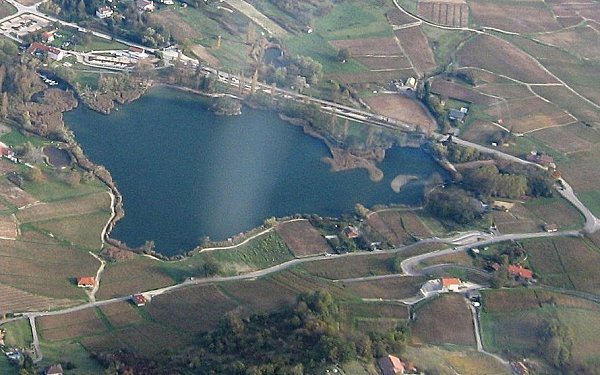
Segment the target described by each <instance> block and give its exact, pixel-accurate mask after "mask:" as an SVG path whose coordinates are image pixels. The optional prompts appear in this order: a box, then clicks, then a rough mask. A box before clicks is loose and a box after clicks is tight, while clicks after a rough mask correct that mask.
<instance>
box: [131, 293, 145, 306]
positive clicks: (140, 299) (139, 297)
mask: <svg viewBox="0 0 600 375" xmlns="http://www.w3.org/2000/svg"><path fill="white" fill-rule="evenodd" d="M131 301H132V302H133V303H134V304H135V305H136V306H137V307H141V306H144V305H145V304H146V302H148V300H147V299H146V297H144V295H143V294H141V293H138V294H134V295H132V296H131Z"/></svg>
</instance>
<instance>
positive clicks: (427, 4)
mask: <svg viewBox="0 0 600 375" xmlns="http://www.w3.org/2000/svg"><path fill="white" fill-rule="evenodd" d="M417 11H418V13H419V15H420V16H421V17H423V18H425V19H427V20H429V21H431V22H433V23H437V24H440V25H446V26H456V27H466V26H468V25H469V6H468V5H467V3H466V2H465V1H464V0H425V1H419V5H418V7H417Z"/></svg>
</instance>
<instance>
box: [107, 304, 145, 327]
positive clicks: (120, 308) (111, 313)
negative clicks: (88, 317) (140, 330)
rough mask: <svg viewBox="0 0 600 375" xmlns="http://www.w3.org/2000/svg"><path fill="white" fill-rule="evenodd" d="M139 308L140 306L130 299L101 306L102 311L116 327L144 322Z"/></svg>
mask: <svg viewBox="0 0 600 375" xmlns="http://www.w3.org/2000/svg"><path fill="white" fill-rule="evenodd" d="M138 310H139V308H137V307H135V306H134V305H133V304H132V303H131V302H129V301H123V302H118V303H111V304H110V305H106V306H102V307H100V311H102V314H104V316H105V317H106V319H108V322H109V323H110V325H111V326H112V327H114V328H123V327H127V326H130V325H134V324H139V323H141V322H143V318H142V317H141V316H140V314H139V313H138Z"/></svg>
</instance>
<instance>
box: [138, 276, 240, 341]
mask: <svg viewBox="0 0 600 375" xmlns="http://www.w3.org/2000/svg"><path fill="white" fill-rule="evenodd" d="M237 306H238V304H237V303H236V302H235V301H233V300H231V299H230V298H229V297H227V296H226V295H225V294H223V293H222V292H221V291H219V289H218V288H217V287H216V286H213V285H207V286H191V287H189V288H184V289H180V290H178V291H177V292H175V293H167V294H163V295H160V296H156V297H154V298H153V299H152V301H151V302H150V303H149V304H148V305H147V306H146V307H145V309H146V311H147V312H148V314H149V315H150V316H151V318H152V319H153V320H154V321H157V322H161V324H163V325H165V326H168V327H171V328H172V329H174V330H177V331H180V332H203V331H208V330H211V329H214V328H216V326H217V324H218V323H219V320H220V319H221V317H222V316H223V315H224V314H225V313H226V312H228V311H231V310H234V309H235V308H236V307H237ZM190 317H196V318H195V319H190Z"/></svg>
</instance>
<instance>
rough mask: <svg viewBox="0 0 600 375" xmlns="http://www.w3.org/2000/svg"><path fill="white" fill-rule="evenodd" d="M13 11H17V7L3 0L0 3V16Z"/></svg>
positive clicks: (13, 12) (7, 14)
mask: <svg viewBox="0 0 600 375" xmlns="http://www.w3.org/2000/svg"><path fill="white" fill-rule="evenodd" d="M15 13H17V9H16V8H15V7H14V6H12V5H11V4H9V3H8V2H4V1H3V2H2V3H1V4H0V18H4V17H8V16H10V15H11V14H15Z"/></svg>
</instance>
